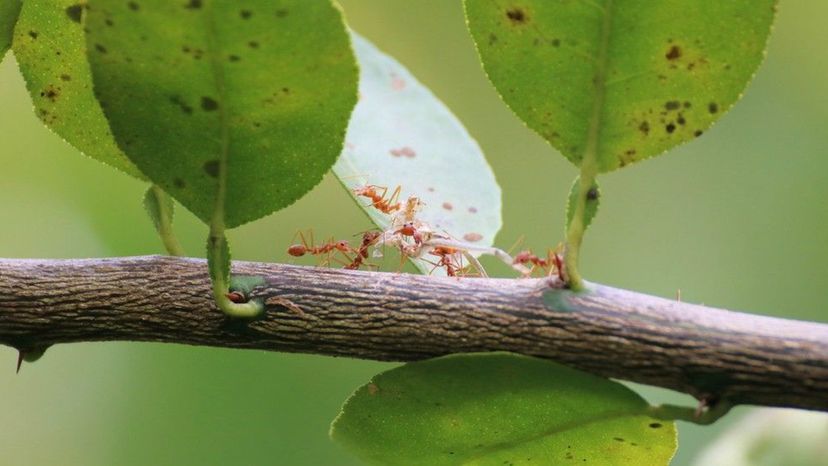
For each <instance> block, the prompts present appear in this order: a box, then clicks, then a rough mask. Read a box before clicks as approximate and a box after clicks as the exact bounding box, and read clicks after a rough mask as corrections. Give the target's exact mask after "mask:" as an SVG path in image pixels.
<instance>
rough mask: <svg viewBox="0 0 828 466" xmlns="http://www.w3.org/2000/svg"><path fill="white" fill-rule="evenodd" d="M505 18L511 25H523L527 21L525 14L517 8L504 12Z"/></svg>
mask: <svg viewBox="0 0 828 466" xmlns="http://www.w3.org/2000/svg"><path fill="white" fill-rule="evenodd" d="M506 17H507V18H509V20H510V21H511V22H512V24H523V23H525V22H526V21H527V19H528V18H526V13H524V12H523V10H522V9H521V8H518V7H515V8H512V9H509V10H506Z"/></svg>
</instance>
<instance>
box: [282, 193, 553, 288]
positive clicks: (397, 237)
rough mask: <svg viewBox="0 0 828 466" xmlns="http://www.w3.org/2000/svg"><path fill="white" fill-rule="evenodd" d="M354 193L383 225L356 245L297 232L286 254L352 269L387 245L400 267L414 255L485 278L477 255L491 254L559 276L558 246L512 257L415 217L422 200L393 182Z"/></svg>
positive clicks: (453, 272)
mask: <svg viewBox="0 0 828 466" xmlns="http://www.w3.org/2000/svg"><path fill="white" fill-rule="evenodd" d="M353 193H354V195H355V196H357V197H364V198H367V199H369V200H370V201H371V203H370V204H368V206H370V207H371V208H374V209H376V210H377V211H379V212H382V213H383V214H385V215H387V216H388V217H389V222H388V227H387V228H385V229H384V230H369V231H366V232H364V233H362V240H361V241H360V244H359V246H356V247H354V246H351V245H350V243H349V242H348V241H345V240H339V241H337V240H334V239H333V238H331V239H329V240H328V241H326V242H324V243H322V244H319V245H316V243H315V242H314V238H313V231H308V232H307V233H303V232H301V231H299V232H297V235H296V236H297V237H298V238H299V240H300V242H299V243H296V244H292V245H290V247H288V249H287V253H288V254H290V255H291V256H293V257H302V256H304V255H307V254H310V255H313V256H318V257H319V258H320V260H321V261H320V265H321V266H330V265H331V264H332V263H336V264H338V265H341V266H342V267H343V268H345V269H351V270H357V269H359V268H360V267H362V266H363V265H364V266H365V267H367V268H377V266H376V265H375V264H371V263H370V262H369V261H368V259H369V258H379V257H382V256H383V253H382V251H383V249H384V248H385V247H391V248H393V249H395V250H397V251H399V252H400V268H402V264H403V263H404V261H405V259H417V260H421V261H424V262H426V263H428V264H431V265H432V266H433V268H432V269H431V272H432V273H433V272H434V271H435V270H437V269H442V270H443V271H445V273H446V275H448V276H449V277H487V276H488V275H487V274H486V271H485V269H484V268H483V266H482V265H481V264H480V262H479V261H478V260H477V257H476V256H475V255H474V254H475V253H476V254H478V255H481V254H485V255H491V256H494V257H496V258H498V259H499V260H501V261H502V262H504V263H505V264H507V265H508V266H509V267H511V268H512V269H514V270H515V271H517V272H518V273H520V275H521V276H523V277H529V276H532V275H535V274H536V272H540V273H542V274H543V275H546V276H551V275H557V276H558V278H559V279H560V280H563V281H565V276H564V266H563V259H562V251H561V246H560V245H559V246H558V247H557V248H556V249H555V250H551V249H550V250H549V251H548V252H547V254H546V257H539V256H536V255H534V254H532V251H529V250H525V251H521V252H519V253H517V254H516V255H515V256H514V257H512V256H511V255H510V254H509V253H507V252H506V251H504V250H502V249H499V248H495V247H487V246H479V245H475V244H471V243H468V242H464V241H460V240H458V239H456V238H454V237H452V236H451V235H450V234H448V233H447V232H437V231H435V230H434V228H432V226H431V225H429V224H428V222H426V221H424V220H422V219H421V218H419V217H418V215H417V214H418V212H419V211H420V210H421V209H422V207H423V203H422V202H421V201H420V199H419V198H418V197H417V196H410V197H408V198H407V199H406V200H405V201H404V202H401V201H400V199H399V198H400V193H401V187H400V186H397V187H396V188H395V189H394V190H393V191H391V192H390V193H389V190H388V188H387V187H383V186H376V185H370V184H369V185H365V186H360V187H358V188H355V189H353Z"/></svg>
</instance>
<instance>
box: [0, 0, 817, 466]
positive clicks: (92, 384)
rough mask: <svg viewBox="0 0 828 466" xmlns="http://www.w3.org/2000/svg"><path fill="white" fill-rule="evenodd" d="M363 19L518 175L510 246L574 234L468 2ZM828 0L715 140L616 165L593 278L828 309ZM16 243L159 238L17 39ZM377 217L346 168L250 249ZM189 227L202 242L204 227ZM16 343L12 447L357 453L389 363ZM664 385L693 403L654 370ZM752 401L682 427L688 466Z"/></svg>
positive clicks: (1, 406)
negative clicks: (35, 358)
mask: <svg viewBox="0 0 828 466" xmlns="http://www.w3.org/2000/svg"><path fill="white" fill-rule="evenodd" d="M341 3H342V6H343V7H344V9H345V13H346V15H347V18H348V21H349V22H350V24H351V26H352V27H353V28H354V29H356V30H357V31H359V32H360V33H362V34H363V35H365V36H366V37H368V38H369V39H371V40H372V41H374V42H375V43H376V44H377V45H378V46H379V47H380V48H381V49H383V50H385V51H386V52H388V53H390V54H391V55H393V56H395V57H396V58H397V59H399V60H400V61H401V62H402V63H404V64H405V65H407V66H408V67H409V69H410V70H411V71H412V72H413V73H414V74H415V75H416V76H417V77H418V78H419V79H420V80H421V81H423V82H424V83H425V84H426V85H428V86H429V87H430V88H431V89H432V90H433V91H434V92H435V93H436V94H437V95H438V96H439V97H441V98H442V99H443V100H444V101H445V102H446V104H448V106H449V107H450V108H452V109H453V110H454V112H455V113H456V114H457V115H458V116H459V118H460V119H461V121H463V122H464V123H465V124H466V126H467V128H468V129H469V131H470V132H471V134H472V135H473V136H475V137H476V138H477V140H478V141H479V142H480V144H481V146H482V148H483V150H484V152H485V153H486V155H487V157H488V160H489V162H490V163H491V165H492V167H493V169H494V171H495V174H496V176H497V178H498V180H499V182H500V184H501V186H502V188H503V201H504V212H503V214H504V225H505V226H504V228H503V230H502V231H501V233H500V235H499V237H498V243H499V246H501V247H505V248H508V247H509V246H511V245H512V244H513V243H514V241H515V240H516V239H517V238H518V237H520V236H521V235H525V237H526V244H527V246H531V247H534V248H536V249H540V248H544V247H546V246H551V245H554V244H556V243H557V242H558V241H559V240H560V238H561V231H562V229H563V209H564V200H565V196H566V194H567V190H568V188H569V186H570V183H571V181H572V179H573V178H574V176H575V170H574V169H573V168H572V167H571V166H570V165H569V164H568V163H567V162H565V161H564V159H563V158H562V157H561V156H559V155H558V154H557V153H556V152H555V151H554V150H553V149H551V148H550V147H549V146H548V145H547V144H546V143H545V142H543V141H542V140H541V139H540V138H539V137H537V136H535V135H534V134H533V133H531V132H530V131H529V130H527V129H526V128H525V127H524V126H523V125H522V123H521V122H520V121H519V120H517V118H515V117H514V116H513V115H512V114H511V113H510V112H509V110H508V109H507V108H506V107H505V106H504V105H503V104H502V103H501V102H500V101H499V99H498V97H497V95H496V94H495V92H494V91H493V89H492V87H491V86H490V85H489V83H488V82H487V81H486V78H485V76H484V75H483V73H482V71H481V68H480V66H479V64H478V62H477V58H476V54H475V51H474V47H473V45H472V43H471V41H470V39H469V37H468V35H467V33H466V30H465V27H464V20H463V16H462V8H461V5H460V2H459V1H456V0H455V1H447V0H428V1H425V0H420V1H417V2H411V1H404V0H393V1H390V0H342V1H341ZM825 17H828V3H826V2H820V1H815V0H805V1H788V2H783V4H782V5H781V7H780V13H779V17H778V20H777V25H776V28H775V32H774V35H773V37H772V39H771V44H770V49H769V51H768V58H767V61H766V63H765V64H764V65H763V66H762V68H760V70H759V73H758V74H757V76H756V79H755V81H754V82H753V83H752V84H751V86H750V87H749V88H748V91H747V93H746V95H745V97H744V99H743V100H742V101H741V102H740V103H739V104H738V105H737V106H736V108H735V109H734V110H733V111H732V112H730V113H729V114H728V115H726V116H725V117H724V118H723V120H722V121H721V122H720V123H719V124H717V125H716V126H715V127H714V128H713V129H712V130H711V131H709V132H707V133H706V134H705V135H704V137H702V138H700V139H699V140H697V141H694V142H692V143H691V144H688V145H685V146H682V147H680V148H678V149H677V150H674V151H673V152H672V153H670V154H669V155H667V156H663V157H660V158H657V159H654V160H650V161H646V162H643V163H641V164H639V165H636V166H633V167H631V168H628V169H625V170H623V171H620V172H616V173H612V174H609V175H607V176H605V177H604V179H603V181H602V187H603V192H604V196H603V197H602V206H601V212H600V214H599V215H598V217H597V219H596V221H595V223H594V225H593V227H592V228H591V229H590V232H589V233H588V234H587V239H586V244H585V250H584V257H583V265H582V269H583V271H584V273H585V275H586V276H587V278H588V279H590V280H592V281H597V282H601V283H606V284H610V285H615V286H619V287H624V288H630V289H633V290H638V291H642V292H647V293H652V294H656V295H660V296H667V297H672V296H675V294H676V290H678V289H681V292H682V298H683V299H684V300H686V301H693V302H701V303H706V304H710V305H715V306H720V307H727V308H735V309H746V310H751V311H753V312H757V313H762V314H771V315H779V316H786V317H792V318H799V319H812V320H820V321H828V312H826V311H825V310H824V309H825V303H824V290H825V284H824V280H825V278H826V277H828V274H827V273H826V272H828V242H826V241H825V238H826V236H828V203H827V202H826V200H828V131H826V129H825V125H826V123H828V80H826V78H828V54H826V52H825V50H824V46H825V44H828V29H826V28H825V27H824V18H825ZM0 135H2V144H0V158H2V167H3V172H2V176H0V189H2V193H3V197H4V202H2V203H0V218H2V219H3V228H2V229H0V256H2V257H54V258H63V257H66V258H69V257H101V256H126V255H142V254H153V253H160V252H162V249H161V243H160V241H159V240H158V239H157V238H156V236H155V234H154V231H153V229H152V227H151V225H150V222H149V220H148V219H147V218H146V216H145V214H144V212H143V209H142V207H141V196H142V194H143V191H144V189H145V186H144V185H142V184H141V183H139V182H137V181H135V180H133V179H130V178H128V177H127V176H125V175H121V174H118V173H116V172H114V171H112V170H111V169H109V168H107V167H105V166H102V165H100V164H98V163H96V162H94V161H92V160H90V159H87V158H84V157H81V156H79V155H78V153H77V152H76V151H75V150H73V149H72V148H71V147H69V146H68V145H67V144H65V143H64V142H63V141H61V140H60V139H59V138H58V137H56V136H54V135H53V134H51V133H50V132H49V131H48V130H46V129H45V128H44V127H43V126H42V125H41V124H40V122H39V121H38V120H37V119H36V118H35V116H34V115H33V113H32V111H31V103H30V100H29V98H28V96H27V94H26V92H25V89H24V86H23V82H22V80H21V78H20V76H19V75H18V73H17V69H16V65H15V63H14V61H13V60H12V59H11V57H10V56H9V57H7V59H6V60H5V61H4V62H3V64H2V65H0ZM309 227H313V228H314V230H315V231H316V232H317V234H318V235H320V236H321V235H326V236H327V235H334V236H337V237H347V236H350V235H352V234H353V233H355V232H358V231H361V230H364V229H366V228H368V227H369V225H368V223H367V220H366V218H365V217H364V216H363V214H362V213H361V212H360V211H359V209H358V208H357V206H356V205H354V204H353V202H352V201H351V200H350V199H349V198H348V196H346V195H345V193H344V191H343V190H342V188H341V187H340V186H339V185H338V183H337V182H336V181H335V180H334V179H333V178H331V177H328V178H326V179H325V181H324V183H322V185H320V186H319V187H317V188H316V189H315V190H314V191H313V192H312V193H310V194H309V195H308V196H306V197H305V198H304V199H302V200H301V201H300V202H298V203H296V204H294V205H293V206H291V207H290V208H288V209H286V210H284V211H282V212H279V213H278V214H276V215H272V216H270V217H267V218H265V219H263V220H260V221H258V222H254V223H253V224H250V225H247V226H244V227H241V228H239V229H237V230H234V231H232V232H231V235H230V239H231V242H232V244H233V246H234V252H235V257H236V258H237V259H242V260H256V261H279V262H289V261H290V259H289V257H288V256H287V255H286V254H285V252H284V251H285V247H286V246H287V244H288V243H289V242H290V240H291V237H292V236H293V234H294V232H295V231H296V230H297V229H299V228H309ZM176 228H177V231H178V234H179V236H180V238H181V240H182V242H183V244H184V246H185V247H186V249H187V250H188V251H189V252H190V253H191V254H192V255H199V256H202V255H203V251H202V249H203V248H202V245H203V242H204V238H205V237H206V229H205V227H204V226H203V225H200V224H199V222H198V221H197V220H196V219H195V218H194V217H193V216H192V215H191V214H189V213H187V212H185V211H184V210H183V209H179V210H178V215H177V217H176ZM15 360H16V353H15V352H14V351H13V350H11V349H8V348H2V349H0V361H4V363H3V364H5V370H3V371H1V372H0V413H2V416H3V419H4V421H5V422H3V427H0V465H46V464H62V465H98V464H101V465H103V464H118V465H145V464H177V465H209V464H291V465H293V464H314V465H320V464H326V465H327V464H330V465H352V464H356V462H355V461H354V460H352V459H351V458H349V457H347V456H346V454H345V453H344V452H343V451H341V450H340V449H339V448H338V447H337V446H336V445H334V444H333V443H331V442H330V441H329V440H328V438H327V429H328V424H329V422H330V421H331V420H332V419H333V417H334V416H335V415H336V413H337V411H338V408H339V406H340V404H341V402H342V401H343V400H344V399H345V398H346V397H347V396H348V395H349V394H350V392H351V391H352V390H354V389H355V388H356V387H357V386H359V385H360V384H362V383H364V382H366V381H367V380H368V379H369V378H370V377H371V376H372V375H373V374H375V373H376V372H378V371H381V370H383V369H387V368H390V367H393V365H392V364H387V363H376V362H369V361H357V360H348V359H333V358H325V357H318V356H309V355H287V354H273V353H266V352H257V351H234V350H223V349H211V348H195V347H189V346H173V345H160V344H143V343H141V344H139V343H100V344H77V345H66V346H60V347H55V348H52V349H50V350H49V351H48V352H47V354H46V355H45V357H44V358H43V359H42V360H41V361H39V362H38V363H36V364H33V365H25V366H24V367H23V369H22V371H21V373H20V374H19V375H17V376H15V374H14V363H15ZM641 391H642V393H643V394H644V395H645V396H647V397H648V398H650V399H651V400H653V401H656V402H660V401H673V402H675V401H684V402H688V403H689V402H692V400H689V399H687V398H686V397H682V396H680V395H677V394H673V393H669V392H667V391H665V390H657V389H652V388H642V390H641ZM745 411H747V409H746V408H742V409H738V410H737V411H736V413H735V414H734V415H731V416H729V417H728V418H726V419H725V420H724V421H722V422H721V423H720V424H717V425H715V426H713V427H707V428H702V427H696V426H688V425H685V424H681V425H680V447H679V453H678V455H677V457H676V459H675V461H674V463H673V464H674V465H687V464H688V463H689V462H690V461H691V460H692V458H693V456H694V455H695V454H696V453H697V452H698V451H699V450H700V449H701V448H703V446H704V445H705V444H707V443H708V442H710V441H711V440H712V439H714V438H715V437H716V436H717V435H718V433H719V432H720V431H721V430H722V428H724V427H725V426H727V425H728V424H729V423H732V422H734V421H736V420H737V419H738V418H739V417H740V416H741V415H743V414H744V413H745Z"/></svg>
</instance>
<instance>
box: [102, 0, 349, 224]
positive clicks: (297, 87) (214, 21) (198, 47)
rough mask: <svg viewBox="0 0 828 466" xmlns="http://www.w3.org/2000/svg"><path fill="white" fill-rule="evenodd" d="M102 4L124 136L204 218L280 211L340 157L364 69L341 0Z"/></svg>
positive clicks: (112, 97)
mask: <svg viewBox="0 0 828 466" xmlns="http://www.w3.org/2000/svg"><path fill="white" fill-rule="evenodd" d="M89 5H90V8H89V11H88V15H87V16H88V18H87V27H88V32H87V45H88V52H87V55H88V58H89V62H90V65H91V68H92V75H93V80H94V83H95V93H96V95H97V97H98V100H99V101H100V102H101V105H102V107H103V109H104V112H105V114H106V116H107V118H108V119H109V122H110V125H111V127H112V132H113V134H114V135H115V139H116V140H117V141H118V143H119V145H120V146H121V147H122V148H123V149H124V152H125V153H126V154H127V156H129V157H130V159H131V160H133V161H134V162H135V164H136V165H137V166H138V167H139V168H140V169H141V171H142V172H144V173H145V174H146V175H147V176H148V177H149V178H150V179H151V180H152V181H153V182H154V183H156V184H158V185H159V186H161V187H162V188H163V189H164V190H165V191H166V192H168V193H170V195H172V196H173V197H174V198H176V199H177V200H178V201H180V202H181V204H182V205H184V206H185V207H186V208H188V209H189V210H191V211H192V212H193V213H195V214H196V215H197V216H198V217H199V218H200V219H201V220H203V221H204V222H206V223H210V222H211V221H213V220H214V218H213V214H214V211H217V212H216V213H217V218H220V219H222V220H223V223H224V225H225V226H226V227H227V228H232V227H235V226H238V225H241V224H243V223H245V222H249V221H252V220H255V219H257V218H259V217H262V216H264V215H267V214H269V213H271V212H273V211H276V210H278V209H281V208H283V207H285V206H287V205H289V204H291V203H293V202H294V201H296V200H297V199H298V198H299V197H301V196H302V195H304V194H305V193H307V192H308V191H309V190H310V189H311V188H313V187H314V186H315V185H316V184H317V183H318V182H319V181H320V180H321V179H322V175H323V174H324V173H325V172H327V171H328V170H329V169H330V167H331V165H333V163H334V161H335V160H336V157H337V155H338V154H339V153H340V152H341V150H342V141H343V138H344V135H345V129H346V126H347V122H348V117H349V115H350V113H351V110H352V108H353V106H354V104H355V102H356V89H357V68H356V64H355V62H354V58H353V54H352V51H351V47H350V41H349V38H348V34H347V31H346V30H345V26H344V24H343V22H342V15H341V13H340V11H339V10H338V9H337V8H335V7H334V6H333V5H332V3H331V2H330V1H327V0H317V1H306V0H284V1H281V2H279V3H278V5H275V4H270V3H269V2H259V1H254V0H247V1H234V2H229V1H228V2H218V1H208V0H191V1H189V2H186V1H176V2H170V1H167V0H136V1H130V2H127V1H122V0H93V1H90V2H89Z"/></svg>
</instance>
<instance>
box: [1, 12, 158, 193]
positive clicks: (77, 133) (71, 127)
mask: <svg viewBox="0 0 828 466" xmlns="http://www.w3.org/2000/svg"><path fill="white" fill-rule="evenodd" d="M83 13H84V7H83V6H82V5H81V3H79V2H78V1H77V0H26V2H25V5H23V9H22V11H21V12H20V19H19V21H18V23H17V27H16V29H15V37H14V44H13V46H12V47H13V49H14V55H15V58H17V63H18V65H19V66H20V72H21V73H22V74H23V77H24V78H25V80H26V88H27V89H28V91H29V94H30V95H31V97H32V103H33V104H34V107H35V113H36V114H37V116H38V118H40V120H41V121H43V123H44V124H46V126H47V127H48V128H49V129H51V130H52V131H54V132H55V133H56V134H57V135H58V136H60V137H62V138H63V139H65V140H66V142H68V143H69V144H71V145H72V146H74V147H75V148H76V149H78V150H79V151H81V152H83V153H84V154H86V155H88V156H89V157H92V158H93V159H95V160H98V161H100V162H103V163H106V164H108V165H110V166H112V167H114V168H116V169H118V170H120V171H123V172H125V173H127V174H129V175H132V176H134V177H136V178H138V179H142V180H143V179H146V178H145V177H144V176H143V175H142V174H141V172H140V171H138V168H136V167H135V165H133V164H132V162H130V161H129V159H127V158H126V156H125V155H124V154H123V153H122V152H121V150H120V149H118V146H117V145H116V144H115V140H114V139H113V137H112V133H111V131H110V130H109V124H108V123H107V121H106V118H105V117H104V114H103V111H101V108H100V106H99V105H98V101H97V100H95V96H94V95H93V94H92V75H91V74H90V71H89V64H88V63H87V61H86V52H85V49H86V44H85V42H84V37H83V24H82V23H83Z"/></svg>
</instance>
